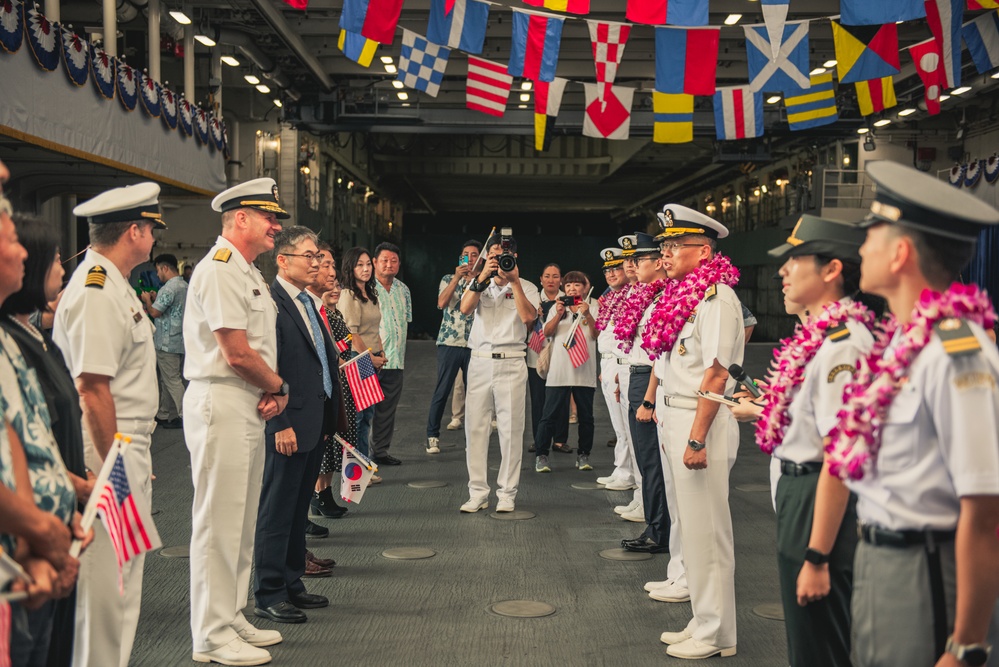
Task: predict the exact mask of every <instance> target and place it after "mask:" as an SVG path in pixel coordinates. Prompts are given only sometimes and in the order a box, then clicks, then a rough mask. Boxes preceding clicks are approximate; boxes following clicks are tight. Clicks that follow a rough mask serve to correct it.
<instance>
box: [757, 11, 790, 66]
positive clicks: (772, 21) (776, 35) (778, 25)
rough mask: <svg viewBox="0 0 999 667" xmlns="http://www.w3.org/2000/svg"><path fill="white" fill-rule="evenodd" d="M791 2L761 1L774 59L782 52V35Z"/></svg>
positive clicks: (771, 55)
mask: <svg viewBox="0 0 999 667" xmlns="http://www.w3.org/2000/svg"><path fill="white" fill-rule="evenodd" d="M789 2H790V0H763V2H761V3H760V9H762V10H763V23H764V24H765V25H766V26H767V37H768V38H769V39H770V57H771V58H772V59H773V60H776V59H777V54H778V53H780V36H781V35H783V34H784V22H785V21H787V8H788V3H789Z"/></svg>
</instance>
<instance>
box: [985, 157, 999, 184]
mask: <svg viewBox="0 0 999 667" xmlns="http://www.w3.org/2000/svg"><path fill="white" fill-rule="evenodd" d="M997 180H999V153H993V154H992V155H990V156H989V159H988V160H986V161H985V182H986V183H988V184H989V185H992V184H993V183H995V182H996V181H997Z"/></svg>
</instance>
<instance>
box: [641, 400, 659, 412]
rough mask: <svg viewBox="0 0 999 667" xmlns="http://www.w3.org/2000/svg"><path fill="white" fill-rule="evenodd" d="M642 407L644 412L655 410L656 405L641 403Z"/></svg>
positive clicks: (646, 402)
mask: <svg viewBox="0 0 999 667" xmlns="http://www.w3.org/2000/svg"><path fill="white" fill-rule="evenodd" d="M642 407H643V408H645V409H646V410H655V409H656V404H655V403H650V402H649V401H642Z"/></svg>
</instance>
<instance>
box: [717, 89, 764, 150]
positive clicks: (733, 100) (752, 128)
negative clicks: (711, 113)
mask: <svg viewBox="0 0 999 667" xmlns="http://www.w3.org/2000/svg"><path fill="white" fill-rule="evenodd" d="M715 135H716V136H717V137H718V139H719V140H720V141H725V140H733V139H752V138H754V137H760V136H763V95H761V94H759V93H754V92H753V90H752V88H750V86H732V87H730V88H719V89H718V91H717V92H716V93H715Z"/></svg>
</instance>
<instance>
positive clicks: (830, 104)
mask: <svg viewBox="0 0 999 667" xmlns="http://www.w3.org/2000/svg"><path fill="white" fill-rule="evenodd" d="M811 83H812V87H811V88H809V89H808V92H806V93H805V94H804V95H798V96H794V97H786V98H784V107H785V108H786V109H787V124H788V127H789V128H790V129H791V130H793V131H798V130H807V129H809V128H812V127H819V126H821V125H828V124H829V123H835V122H836V121H837V120H839V113H838V112H837V111H836V91H835V90H834V88H833V75H832V72H826V73H825V74H816V75H815V76H813V77H812V78H811Z"/></svg>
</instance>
